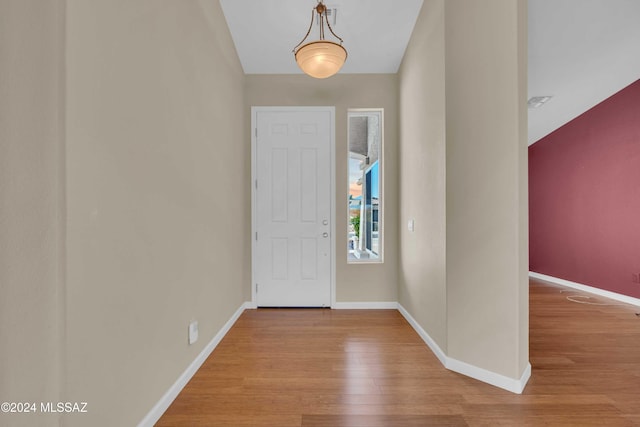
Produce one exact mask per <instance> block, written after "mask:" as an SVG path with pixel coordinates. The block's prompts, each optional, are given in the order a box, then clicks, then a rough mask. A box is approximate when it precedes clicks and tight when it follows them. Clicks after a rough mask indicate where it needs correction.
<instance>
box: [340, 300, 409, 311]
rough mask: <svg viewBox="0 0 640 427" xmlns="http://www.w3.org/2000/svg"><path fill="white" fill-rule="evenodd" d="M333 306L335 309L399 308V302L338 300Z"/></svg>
mask: <svg viewBox="0 0 640 427" xmlns="http://www.w3.org/2000/svg"><path fill="white" fill-rule="evenodd" d="M331 308H333V309H335V310H397V309H398V303H397V302H387V301H380V302H336V303H334V304H333V305H332V306H331Z"/></svg>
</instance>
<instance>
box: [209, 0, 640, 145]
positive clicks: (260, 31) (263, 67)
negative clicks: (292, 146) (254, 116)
mask: <svg viewBox="0 0 640 427" xmlns="http://www.w3.org/2000/svg"><path fill="white" fill-rule="evenodd" d="M470 1H471V0H470ZM220 3H221V5H222V9H223V11H224V14H225V18H226V20H227V24H228V25H229V28H230V31H231V35H232V37H233V41H234V43H235V46H236V50H237V51H238V56H239V57H240V62H241V63H242V67H243V69H244V71H245V73H247V74H299V73H301V71H300V70H299V69H298V67H297V65H296V63H295V61H294V59H293V54H292V49H293V47H294V46H295V45H296V44H297V43H298V42H299V41H301V39H302V38H303V37H304V35H305V34H306V31H307V29H308V26H309V21H310V19H311V10H312V9H313V7H314V6H315V5H316V4H317V0H220ZM325 4H326V5H327V7H328V8H336V9H337V13H336V23H335V25H333V24H332V26H333V29H334V31H335V32H336V34H338V35H339V36H340V37H342V38H343V39H344V45H345V47H346V48H347V50H348V52H349V57H348V59H347V62H346V63H345V65H344V67H343V69H342V70H341V71H340V72H341V73H396V72H397V71H398V67H399V66H400V63H401V61H402V57H403V55H404V51H405V48H406V46H407V43H408V41H409V39H410V36H411V32H412V31H413V27H414V24H415V21H416V18H417V16H418V13H419V11H420V7H421V5H422V0H396V1H393V2H392V1H388V0H387V1H383V0H336V1H335V2H332V1H329V0H325ZM639 16H640V1H639V0H529V24H528V33H529V52H528V53H529V62H528V69H529V70H528V91H529V93H528V97H533V96H547V95H550V96H552V98H551V100H550V101H549V102H547V103H546V104H544V105H543V106H542V107H539V108H536V109H529V143H530V144H531V143H533V142H535V141H537V140H539V139H540V138H542V137H544V136H545V135H547V134H549V133H551V132H552V131H554V130H555V129H557V128H559V127H560V126H562V125H563V124H565V123H567V122H568V121H570V120H572V119H573V118H575V117H577V116H579V115H580V114H582V113H583V112H585V111H587V110H588V109H590V108H591V107H593V106H595V105H596V104H598V103H600V102H601V101H603V100H605V99H606V98H608V97H609V96H611V95H613V94H614V93H616V92H617V91H619V90H621V89H623V88H624V87H626V86H628V85H629V84H631V83H633V82H634V81H636V80H637V79H638V78H640V25H638V23H637V20H638V17H639ZM314 36H315V37H314ZM310 37H314V38H317V27H316V26H315V25H314V27H313V29H312V33H311V36H310ZM327 38H329V37H327ZM310 40H311V38H310Z"/></svg>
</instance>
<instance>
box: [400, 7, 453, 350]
mask: <svg viewBox="0 0 640 427" xmlns="http://www.w3.org/2000/svg"><path fill="white" fill-rule="evenodd" d="M399 75H400V168H399V169H400V184H399V185H400V213H399V221H400V267H399V280H398V286H399V288H398V297H399V299H398V301H399V302H400V304H402V306H403V307H404V308H405V309H407V310H408V311H409V312H410V313H411V314H412V316H413V317H414V318H415V319H416V321H417V322H418V323H420V325H422V327H423V328H424V329H425V331H427V333H429V335H430V336H431V337H432V338H433V339H434V340H435V341H436V342H437V343H438V345H439V346H440V348H441V349H442V350H443V351H445V352H446V349H447V310H446V307H447V284H446V257H445V253H446V209H445V203H446V197H445V191H446V187H445V169H446V167H445V160H446V158H445V154H446V149H445V142H446V141H445V136H446V135H445V78H444V0H425V2H424V4H423V6H422V10H421V11H420V15H419V17H418V20H417V21H416V26H415V28H414V31H413V34H412V36H411V42H410V43H409V46H408V48H407V51H406V53H405V57H404V60H403V62H402V67H401V69H400V72H399ZM410 219H413V220H414V221H415V228H414V230H415V231H413V232H410V231H408V229H407V221H409V220H410Z"/></svg>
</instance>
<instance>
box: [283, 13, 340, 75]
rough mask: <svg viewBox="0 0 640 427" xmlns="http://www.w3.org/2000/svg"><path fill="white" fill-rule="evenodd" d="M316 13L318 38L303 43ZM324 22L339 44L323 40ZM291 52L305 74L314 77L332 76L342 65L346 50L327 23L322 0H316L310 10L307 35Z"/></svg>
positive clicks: (309, 31) (309, 32)
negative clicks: (316, 2)
mask: <svg viewBox="0 0 640 427" xmlns="http://www.w3.org/2000/svg"><path fill="white" fill-rule="evenodd" d="M316 14H317V16H318V21H319V23H320V39H319V40H317V41H312V42H309V43H306V44H304V45H303V43H304V42H305V40H307V37H309V34H311V28H312V27H313V19H314V18H315V16H316ZM325 23H326V24H327V28H329V31H330V32H331V34H333V36H334V37H335V38H336V39H338V40H340V44H338V43H335V42H332V41H328V40H325V38H324V24H325ZM293 53H294V55H295V58H296V62H297V63H298V67H300V69H301V70H302V71H304V72H305V74H308V75H310V76H311V77H315V78H316V79H326V78H327V77H331V76H333V75H334V74H335V73H337V72H338V71H340V68H342V65H344V61H346V60H347V50H346V49H345V48H344V47H342V39H341V38H340V37H338V36H337V35H336V33H334V32H333V29H332V28H331V24H329V19H327V7H326V6H325V5H324V3H323V2H322V0H318V5H317V6H316V7H314V8H313V9H312V10H311V24H309V30H308V31H307V35H306V36H304V38H303V39H302V41H301V42H300V43H298V45H297V46H296V47H294V48H293Z"/></svg>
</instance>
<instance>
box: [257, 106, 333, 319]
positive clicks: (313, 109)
mask: <svg viewBox="0 0 640 427" xmlns="http://www.w3.org/2000/svg"><path fill="white" fill-rule="evenodd" d="M279 111H280V112H325V113H326V112H329V116H330V128H331V130H330V131H329V139H330V141H329V144H330V145H329V163H330V167H329V175H330V180H331V182H330V184H329V191H330V195H329V198H330V200H329V212H330V221H331V227H330V231H329V233H330V235H329V238H330V242H329V247H330V249H331V259H330V264H331V271H330V274H329V277H330V281H331V284H330V291H331V306H330V307H331V308H333V307H334V306H335V305H336V162H335V158H336V108H335V107H276V106H270V107H266V106H263V107H256V106H252V107H251V307H252V308H257V307H258V299H257V296H256V277H255V275H256V232H257V231H256V230H257V221H256V206H257V203H256V197H257V195H256V182H257V173H256V172H257V171H256V166H257V153H258V150H257V145H256V144H257V135H256V134H257V129H258V128H257V122H258V121H257V116H258V113H259V112H279Z"/></svg>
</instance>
